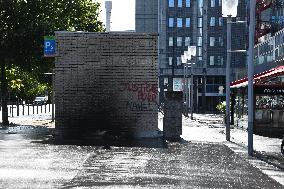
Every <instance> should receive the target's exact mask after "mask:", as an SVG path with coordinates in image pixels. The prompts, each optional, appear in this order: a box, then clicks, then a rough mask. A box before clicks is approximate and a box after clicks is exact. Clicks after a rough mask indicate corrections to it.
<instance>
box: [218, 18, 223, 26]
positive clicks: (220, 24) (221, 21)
mask: <svg viewBox="0 0 284 189" xmlns="http://www.w3.org/2000/svg"><path fill="white" fill-rule="evenodd" d="M219 26H223V18H222V17H219Z"/></svg>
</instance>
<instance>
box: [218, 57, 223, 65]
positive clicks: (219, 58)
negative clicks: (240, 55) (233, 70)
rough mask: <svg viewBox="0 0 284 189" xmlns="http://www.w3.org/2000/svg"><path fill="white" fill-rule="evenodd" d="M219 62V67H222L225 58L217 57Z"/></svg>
mask: <svg viewBox="0 0 284 189" xmlns="http://www.w3.org/2000/svg"><path fill="white" fill-rule="evenodd" d="M217 62H218V65H219V66H222V65H223V63H224V59H223V57H222V56H218V57H217Z"/></svg>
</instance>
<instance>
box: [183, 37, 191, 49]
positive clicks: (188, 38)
mask: <svg viewBox="0 0 284 189" xmlns="http://www.w3.org/2000/svg"><path fill="white" fill-rule="evenodd" d="M184 46H186V47H187V46H190V37H185V38H184Z"/></svg>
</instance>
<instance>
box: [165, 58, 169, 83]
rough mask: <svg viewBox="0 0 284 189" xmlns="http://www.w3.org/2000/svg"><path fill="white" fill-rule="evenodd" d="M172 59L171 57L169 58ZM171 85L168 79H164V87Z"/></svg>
mask: <svg viewBox="0 0 284 189" xmlns="http://www.w3.org/2000/svg"><path fill="white" fill-rule="evenodd" d="M169 58H170V57H169ZM168 83H169V79H168V78H167V77H165V78H164V85H167V84H168Z"/></svg>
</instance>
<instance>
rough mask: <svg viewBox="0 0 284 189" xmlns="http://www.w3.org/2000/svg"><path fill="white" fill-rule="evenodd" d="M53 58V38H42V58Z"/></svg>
mask: <svg viewBox="0 0 284 189" xmlns="http://www.w3.org/2000/svg"><path fill="white" fill-rule="evenodd" d="M54 56H55V37H54V36H44V57H54Z"/></svg>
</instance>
